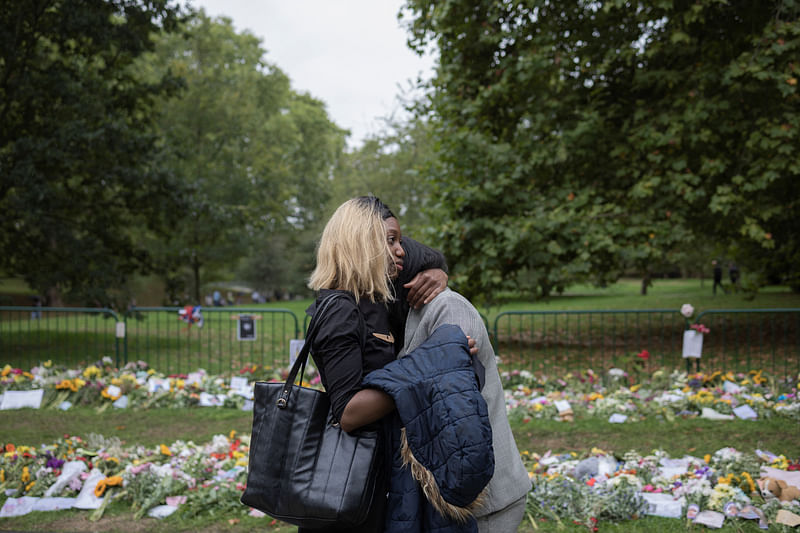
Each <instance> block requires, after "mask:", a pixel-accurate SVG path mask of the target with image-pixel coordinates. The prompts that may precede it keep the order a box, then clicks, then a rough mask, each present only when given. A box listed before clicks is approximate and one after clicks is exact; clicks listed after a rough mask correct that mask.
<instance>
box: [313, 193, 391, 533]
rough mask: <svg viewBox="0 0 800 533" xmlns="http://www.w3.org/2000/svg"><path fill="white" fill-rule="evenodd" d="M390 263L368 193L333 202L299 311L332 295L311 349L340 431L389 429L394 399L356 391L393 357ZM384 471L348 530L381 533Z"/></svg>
mask: <svg viewBox="0 0 800 533" xmlns="http://www.w3.org/2000/svg"><path fill="white" fill-rule="evenodd" d="M396 260H399V261H400V263H401V264H402V257H400V258H399V259H393V258H392V251H391V249H390V247H389V244H388V243H387V239H386V230H385V228H384V225H383V220H382V218H381V216H380V212H379V210H378V207H377V205H376V203H375V201H374V200H373V199H371V198H370V197H362V198H355V199H352V200H348V201H347V202H345V203H344V204H342V205H341V206H339V208H338V209H337V210H336V212H334V214H333V215H332V216H331V218H330V220H329V221H328V223H327V224H326V226H325V229H324V230H323V232H322V237H321V239H320V242H319V246H318V248H317V265H316V268H315V269H314V271H313V273H312V274H311V278H310V279H309V284H308V285H309V287H310V288H311V289H313V290H315V291H318V297H317V300H316V302H315V303H314V304H313V305H312V306H311V307H309V309H308V311H307V312H308V313H309V314H310V315H312V316H313V315H314V314H315V312H316V309H317V308H319V307H320V304H321V302H322V300H324V299H326V298H331V297H333V300H332V301H331V302H330V303H329V304H328V305H327V307H326V311H325V313H324V315H321V316H319V317H318V318H317V320H318V330H317V334H316V336H315V337H314V339H313V340H312V342H311V353H312V356H313V358H314V362H315V363H316V366H317V368H318V369H319V373H320V378H321V380H322V384H323V386H324V387H325V390H326V391H327V393H328V396H329V398H330V403H331V411H332V412H333V416H334V417H336V419H337V420H339V423H340V424H341V427H342V429H344V430H345V431H348V432H351V431H354V430H356V429H359V428H362V427H364V426H369V427H370V429H376V428H380V429H381V434H384V435H386V434H388V431H389V428H388V425H387V424H388V420H386V419H385V417H386V415H388V414H390V413H391V412H392V411H393V410H394V408H395V405H394V401H393V400H392V398H391V397H390V396H389V395H388V394H386V393H384V392H382V391H378V390H375V389H363V388H362V387H361V382H362V379H363V377H364V376H365V375H366V374H368V373H369V372H371V371H372V370H376V369H379V368H382V367H383V366H384V365H386V364H387V363H389V362H391V361H393V360H394V359H395V347H394V343H393V337H392V334H391V331H390V329H389V319H388V312H387V308H386V304H387V303H388V302H391V301H392V300H393V299H394V294H393V289H392V284H391V281H390V276H391V274H392V273H395V272H396V271H397V268H396V266H395V261H396ZM384 472H385V475H383V476H381V479H379V483H378V487H377V488H376V495H375V496H376V497H374V498H373V504H372V508H371V509H370V512H369V515H368V516H367V519H366V521H365V522H364V523H363V524H362V525H361V526H360V527H359V528H358V529H356V530H353V529H352V528H349V529H348V531H364V532H367V531H368V532H380V531H383V528H384V525H383V521H384V510H385V506H386V498H385V494H386V483H387V480H388V465H385V469H384ZM302 531H303V530H302V529H301V530H300V533H302ZM315 531H317V530H315ZM326 531H336V529H335V528H333V529H328V530H326Z"/></svg>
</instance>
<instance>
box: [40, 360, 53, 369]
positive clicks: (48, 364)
mask: <svg viewBox="0 0 800 533" xmlns="http://www.w3.org/2000/svg"><path fill="white" fill-rule="evenodd" d="M42 365H43V366H44V367H45V368H50V367H51V366H53V361H51V360H50V359H48V360H47V361H45V362H44V363H42Z"/></svg>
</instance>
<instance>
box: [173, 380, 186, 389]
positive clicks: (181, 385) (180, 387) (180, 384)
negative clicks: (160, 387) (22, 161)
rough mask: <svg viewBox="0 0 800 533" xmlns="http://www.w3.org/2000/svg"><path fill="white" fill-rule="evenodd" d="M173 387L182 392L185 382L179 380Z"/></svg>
mask: <svg viewBox="0 0 800 533" xmlns="http://www.w3.org/2000/svg"><path fill="white" fill-rule="evenodd" d="M175 386H176V387H178V388H179V389H181V390H183V388H184V387H185V386H186V382H185V381H184V380H182V379H179V380H177V381H176V382H175Z"/></svg>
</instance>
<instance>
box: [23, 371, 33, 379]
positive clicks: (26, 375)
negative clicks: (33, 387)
mask: <svg viewBox="0 0 800 533" xmlns="http://www.w3.org/2000/svg"><path fill="white" fill-rule="evenodd" d="M22 375H23V376H25V377H26V378H28V379H33V374H31V373H30V372H23V373H22Z"/></svg>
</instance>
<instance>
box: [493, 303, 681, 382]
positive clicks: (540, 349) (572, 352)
mask: <svg viewBox="0 0 800 533" xmlns="http://www.w3.org/2000/svg"><path fill="white" fill-rule="evenodd" d="M687 327H688V324H687V321H686V318H684V317H683V316H682V315H681V314H680V313H679V312H678V311H677V310H675V309H644V310H619V311H505V312H502V313H500V314H498V315H497V317H496V318H495V321H494V332H493V333H494V339H493V340H494V343H495V350H496V352H497V354H498V355H499V356H500V358H501V360H502V361H503V363H505V364H509V365H511V366H514V367H519V368H526V369H528V370H531V371H533V372H544V373H549V374H552V373H564V372H567V371H579V370H586V369H587V368H593V369H608V368H612V367H614V366H617V365H624V362H625V361H624V359H626V358H630V356H631V355H635V354H636V353H639V352H641V351H642V350H645V349H646V350H647V351H648V352H650V354H651V357H652V360H653V362H654V363H655V365H657V366H672V365H673V364H674V362H675V361H676V357H677V361H681V343H682V335H683V331H684V330H685V329H686V328H687Z"/></svg>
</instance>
